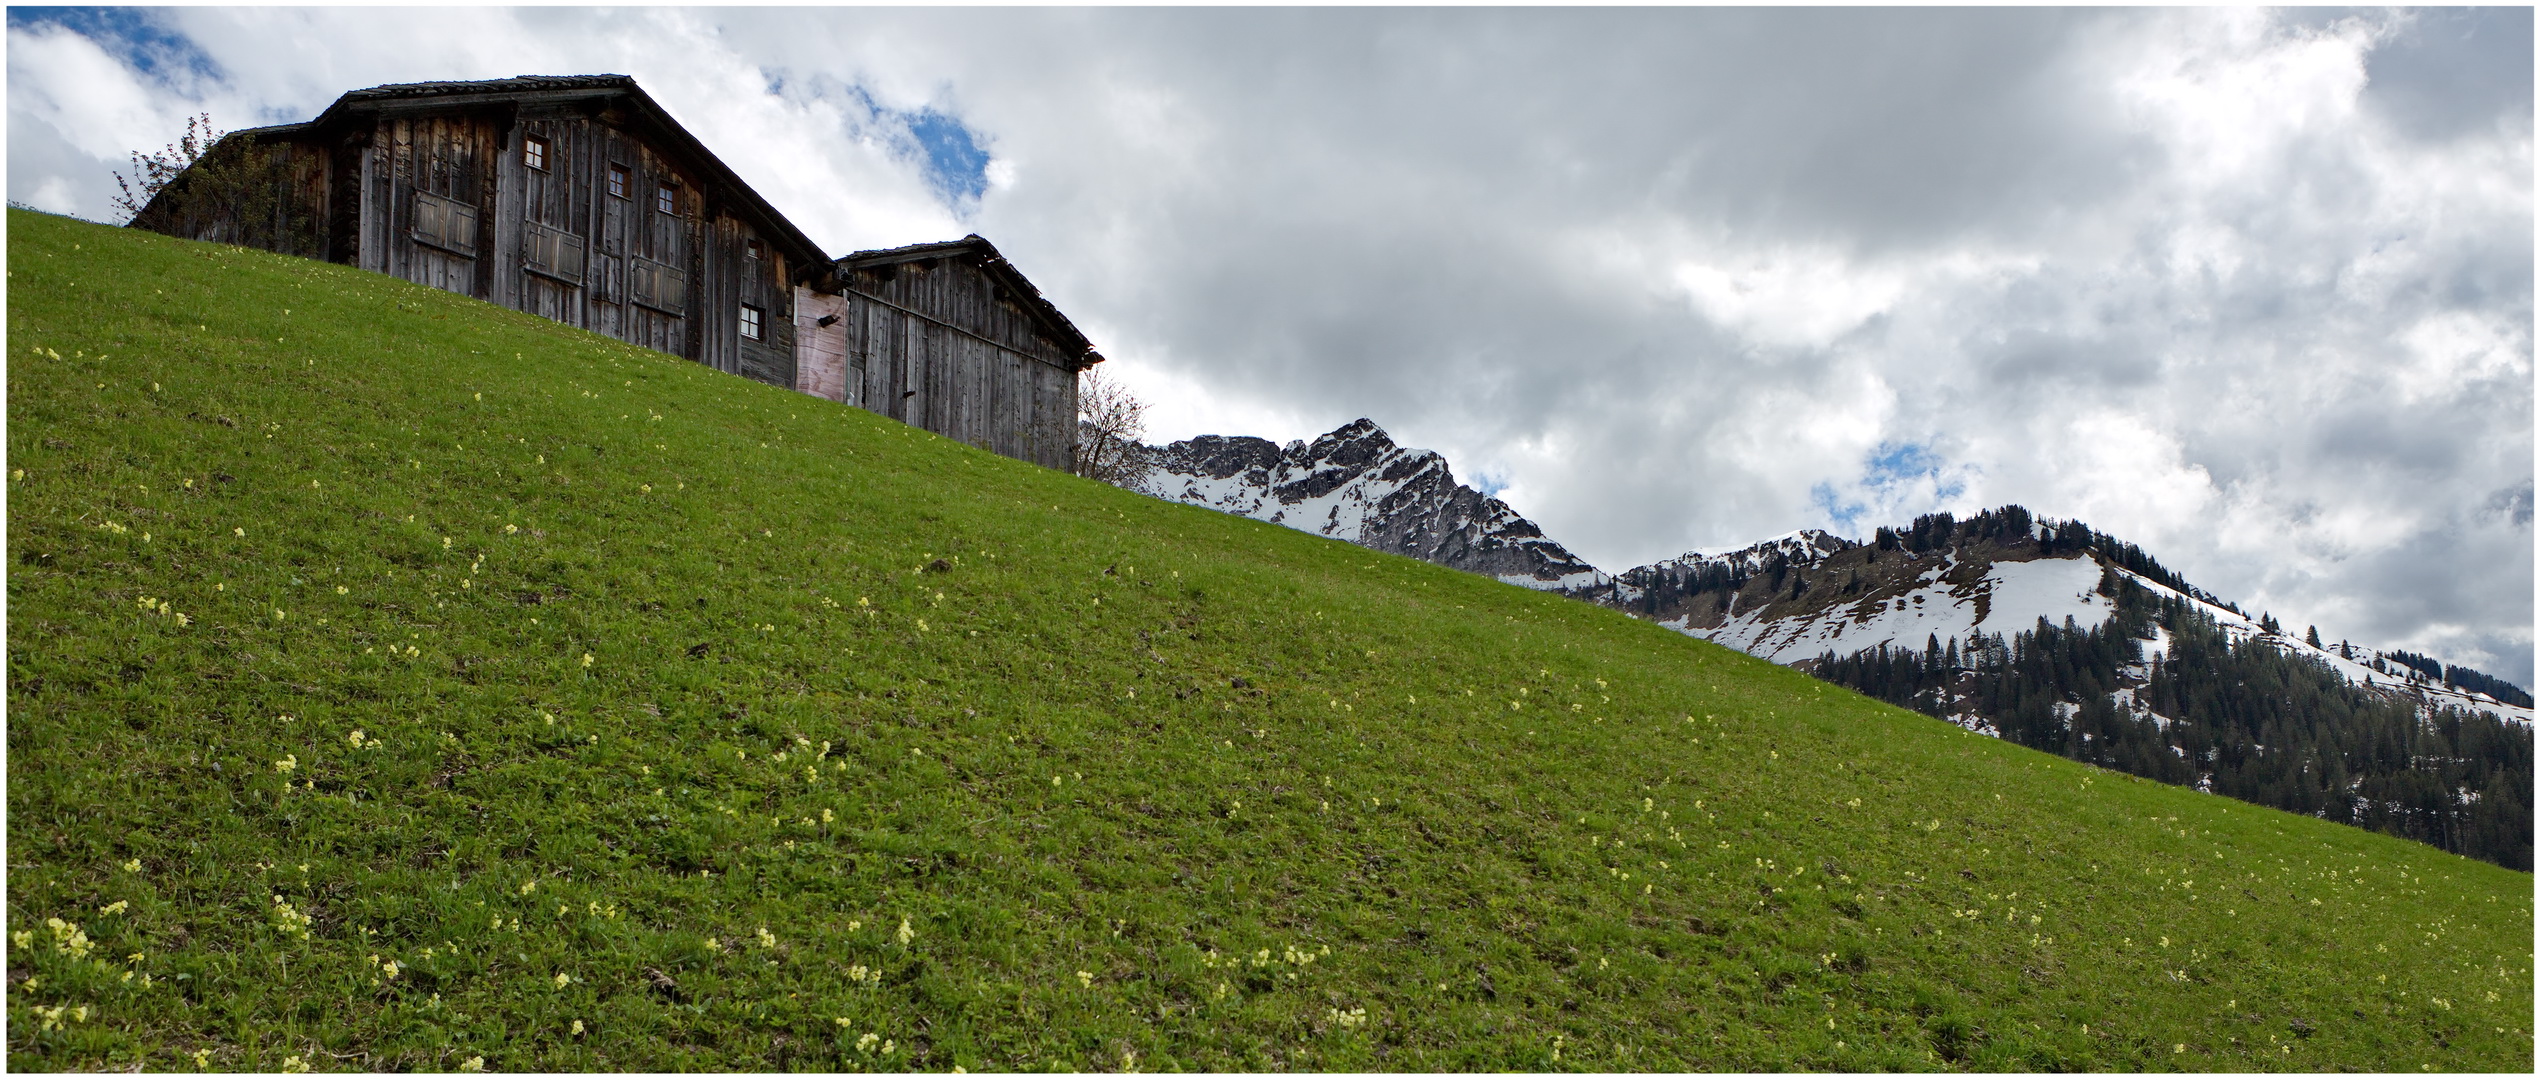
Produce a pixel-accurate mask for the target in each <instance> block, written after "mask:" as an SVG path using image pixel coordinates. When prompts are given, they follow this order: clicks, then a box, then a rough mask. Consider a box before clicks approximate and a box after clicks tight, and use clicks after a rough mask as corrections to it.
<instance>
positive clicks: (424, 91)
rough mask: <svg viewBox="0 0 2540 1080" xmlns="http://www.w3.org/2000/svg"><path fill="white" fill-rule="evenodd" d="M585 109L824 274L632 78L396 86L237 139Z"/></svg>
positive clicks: (522, 78) (521, 78) (812, 253)
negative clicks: (481, 113)
mask: <svg viewBox="0 0 2540 1080" xmlns="http://www.w3.org/2000/svg"><path fill="white" fill-rule="evenodd" d="M580 101H612V102H619V103H623V104H625V105H626V106H627V107H628V108H629V109H630V110H631V111H632V112H633V113H634V114H635V115H636V116H638V117H640V118H641V119H643V120H644V121H645V122H646V124H647V126H648V127H650V128H652V129H653V131H652V133H653V134H655V135H657V136H659V137H660V138H661V140H662V141H663V142H665V143H667V144H668V145H667V146H666V147H665V148H666V149H669V150H672V151H674V152H676V153H677V154H678V155H679V156H681V157H684V158H686V159H688V161H689V163H690V164H692V165H693V166H695V167H696V168H697V169H699V170H700V171H702V172H704V173H705V174H706V175H707V177H708V178H709V179H711V180H712V181H713V183H714V184H715V186H717V187H718V188H720V189H721V190H722V191H724V192H726V193H728V194H729V195H730V196H731V198H732V201H733V202H735V203H737V204H738V206H739V209H740V210H741V211H742V213H743V214H744V215H745V216H747V217H749V218H750V219H752V222H753V224H756V225H757V226H759V227H760V229H761V230H763V231H764V232H766V233H767V234H768V238H769V240H770V241H772V242H774V243H775V244H777V245H778V247H779V249H780V250H783V251H784V252H785V253H786V254H787V255H790V256H792V257H793V258H794V259H795V260H796V262H797V265H801V266H806V267H808V266H816V265H818V264H820V263H823V262H826V261H828V256H827V255H825V254H823V253H822V252H821V250H820V245H818V244H815V243H813V242H812V240H811V238H810V237H809V236H806V235H804V234H803V231H802V230H801V229H798V228H795V227H794V223H793V222H791V221H788V220H786V218H785V215H783V214H781V213H778V212H777V210H776V208H775V207H774V206H772V205H770V204H769V203H768V201H767V200H766V199H763V198H760V197H759V194H758V192H757V191H755V190H753V189H751V187H750V185H749V184H748V183H746V182H744V181H743V180H742V179H741V177H740V175H739V174H737V173H735V172H733V171H732V168H731V167H730V166H728V165H725V164H724V163H723V159H721V158H719V157H716V156H715V155H714V151H712V150H708V149H706V145H705V144H704V143H703V142H700V141H698V139H697V137H696V136H695V135H692V134H689V132H688V129H687V128H684V127H681V126H680V124H679V121H678V120H676V119H673V118H672V117H671V115H670V112H669V110H667V109H664V108H662V107H661V103H659V102H657V101H654V100H653V98H652V95H650V94H647V93H645V92H644V89H643V88H642V87H640V86H637V85H635V80H634V78H633V77H632V76H627V75H518V76H514V77H512V78H508V79H479V80H474V81H466V82H420V83H393V84H390V85H386V86H374V87H370V88H369V89H366V90H354V91H351V92H348V93H346V94H345V95H344V96H342V97H339V98H336V99H335V103H334V104H332V105H329V106H327V107H326V111H324V112H321V113H319V114H318V115H317V117H316V118H315V119H312V120H309V121H308V122H306V123H299V124H280V125H276V126H273V127H263V128H249V129H246V130H243V131H239V132H236V133H234V134H235V135H238V136H247V137H251V138H257V139H273V138H291V137H294V136H300V135H313V134H318V133H321V132H324V131H326V130H329V129H332V128H334V127H336V126H338V125H341V124H344V123H347V122H350V121H353V120H355V119H356V118H368V117H371V116H375V115H377V114H379V113H382V112H402V111H405V110H407V109H414V110H415V111H418V112H426V111H434V110H438V109H443V108H452V107H467V106H498V107H499V106H505V105H511V106H517V105H522V104H531V103H537V104H562V103H570V102H580Z"/></svg>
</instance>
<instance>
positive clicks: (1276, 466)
mask: <svg viewBox="0 0 2540 1080" xmlns="http://www.w3.org/2000/svg"><path fill="white" fill-rule="evenodd" d="M1138 459H1139V463H1140V464H1141V465H1143V466H1144V468H1145V472H1144V475H1143V477H1142V478H1141V479H1140V480H1139V481H1138V483H1137V484H1136V485H1135V486H1136V487H1137V489H1138V490H1140V491H1143V492H1145V493H1147V494H1149V495H1153V496H1156V497H1157V498H1161V499H1169V500H1172V501H1174V502H1182V503H1189V504H1191V505H1194V506H1206V507H1209V508H1210V509H1214V510H1222V511H1225V512H1226V513H1230V514H1240V515H1242V516H1244V517H1249V518H1256V519H1259V520H1262V521H1270V522H1276V523H1278V524H1281V525H1286V526H1288V527H1290V528H1294V529H1300V530H1303V531H1305V532H1310V533H1314V534H1316V535H1319V536H1329V537H1331V538H1333V539H1336V540H1346V541H1349V542H1351V543H1354V544H1359V545H1362V546H1365V547H1371V548H1375V549H1377V550H1379V551H1390V552H1393V553H1395V554H1398V555H1408V556H1410V557H1412V558H1415V559H1422V560H1425V561H1428V562H1433V563H1437V564H1439V565H1441V566H1450V567H1454V568H1455V569H1458V570H1465V571H1470V572H1472V573H1477V574H1486V575H1489V576H1492V577H1496V578H1499V579H1500V580H1502V581H1507V582H1511V583H1513V584H1519V585H1525V586H1529V587H1532V588H1543V589H1570V588H1577V587H1588V586H1592V585H1596V584H1602V583H1603V582H1605V581H1607V580H1608V579H1607V578H1606V577H1605V575H1603V574H1601V573H1599V572H1597V570H1596V568H1595V567H1593V566H1589V565H1588V564H1587V562H1586V561H1585V560H1582V559H1580V558H1579V557H1578V556H1576V555H1573V554H1571V553H1570V551H1569V549H1567V548H1564V547H1562V546H1561V545H1560V544H1558V543H1555V542H1553V541H1552V540H1550V539H1547V538H1545V537H1544V535H1543V530H1542V529H1540V528H1537V527H1536V526H1535V523H1534V522H1531V521H1528V520H1526V518H1525V517H1524V516H1522V515H1520V514H1518V513H1517V512H1516V511H1515V510H1512V509H1510V508H1509V506H1508V504H1507V503H1504V502H1501V501H1499V500H1498V499H1495V498H1492V497H1490V496H1488V495H1484V494H1482V493H1481V492H1478V491H1475V490H1473V489H1472V488H1470V487H1467V486H1465V485H1463V484H1460V483H1457V482H1456V479H1455V473H1454V470H1453V469H1451V468H1449V467H1448V466H1447V462H1446V459H1445V458H1444V457H1441V456H1439V455H1438V454H1436V453H1433V452H1431V451H1427V450H1417V449H1411V448H1407V447H1403V446H1400V445H1398V444H1396V443H1395V442H1394V440H1393V437H1392V436H1391V435H1388V434H1386V433H1385V429H1384V428H1382V427H1380V426H1378V425H1377V424H1376V422H1375V421H1374V420H1370V419H1367V418H1365V417H1361V418H1359V419H1357V420H1353V421H1351V422H1349V423H1346V424H1343V425H1341V426H1340V427H1337V428H1334V429H1332V430H1331V431H1328V432H1325V433H1323V434H1322V435H1319V436H1316V437H1315V438H1314V439H1313V440H1312V441H1311V442H1308V441H1305V440H1297V441H1294V442H1290V443H1288V444H1287V445H1286V446H1284V447H1282V446H1279V445H1277V444H1275V443H1272V442H1271V441H1269V440H1268V439H1256V438H1249V437H1243V436H1224V435H1202V436H1199V437H1197V438H1192V439H1184V440H1182V441H1180V442H1176V443H1171V444H1169V445H1165V446H1145V447H1141V448H1140V451H1139V454H1138Z"/></svg>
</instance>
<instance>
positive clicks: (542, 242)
mask: <svg viewBox="0 0 2540 1080" xmlns="http://www.w3.org/2000/svg"><path fill="white" fill-rule="evenodd" d="M524 232H525V235H524V236H523V238H522V243H521V253H522V257H523V258H524V259H525V260H526V261H527V262H528V264H529V268H530V269H532V270H535V271H537V272H539V273H541V274H545V275H547V276H548V277H553V278H562V279H564V280H566V281H570V282H574V283H575V284H580V283H581V281H582V262H583V254H584V252H583V242H582V238H581V237H579V236H575V235H573V234H572V233H568V232H565V231H564V230H562V229H558V228H554V227H552V226H548V225H541V224H538V223H537V222H534V221H533V222H529V223H528V227H527V228H526V229H525V230H524Z"/></svg>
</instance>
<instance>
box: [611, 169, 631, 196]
mask: <svg viewBox="0 0 2540 1080" xmlns="http://www.w3.org/2000/svg"><path fill="white" fill-rule="evenodd" d="M609 194H610V195H611V196H612V197H615V198H620V199H625V198H632V196H630V195H628V194H627V193H626V166H624V165H610V166H609Z"/></svg>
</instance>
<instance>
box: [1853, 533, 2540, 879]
mask: <svg viewBox="0 0 2540 1080" xmlns="http://www.w3.org/2000/svg"><path fill="white" fill-rule="evenodd" d="M1899 539H1900V540H1904V541H1906V542H1910V538H1909V537H1908V536H1900V538H1899ZM2128 569H2134V568H2133V567H2128ZM2137 572H2138V573H2140V572H2141V571H2139V570H2138V571H2137ZM2146 576H2150V575H2146ZM2100 591H2101V593H2102V594H2103V595H2106V596H2108V597H2110V598H2111V599H2113V600H2115V601H2116V604H2115V607H2116V615H2115V617H2114V618H2112V619H2110V620H2109V621H2108V622H2106V623H2103V624H2101V625H2098V626H2090V627H2081V626H2075V625H2074V624H2073V623H2072V621H2071V620H2069V619H2067V620H2066V621H2065V623H2064V624H2063V625H2061V626H2056V625H2052V624H2049V623H2048V622H2046V621H2045V620H2043V619H2040V620H2038V623H2037V625H2036V626H2035V627H2034V628H2032V629H2029V630H2025V631H2021V632H2019V633H2016V634H2012V635H2008V636H2005V635H1999V634H1995V635H1982V634H1979V635H1976V636H1974V637H1972V638H1970V639H1969V640H1968V641H1967V642H1965V643H1963V644H1962V643H1960V642H1956V641H1951V642H1941V641H1938V640H1936V639H1934V640H1930V641H1928V642H1927V643H1926V646H1925V647H1924V648H1923V649H1921V650H1915V649H1911V648H1907V649H1891V648H1886V647H1881V648H1879V649H1873V650H1869V651H1867V652H1862V653H1856V654H1854V655H1852V656H1845V657H1838V656H1835V655H1834V654H1832V653H1830V652H1829V653H1827V654H1825V655H1823V656H1821V657H1819V658H1818V659H1817V660H1816V661H1815V662H1814V663H1813V664H1812V665H1811V670H1812V671H1813V672H1814V673H1815V674H1816V675H1817V676H1818V677H1819V678H1823V679H1826V680H1828V681H1831V682H1835V683H1839V684H1842V685H1844V686H1848V687H1851V688H1852V689H1855V690H1858V691H1860V692H1862V693H1864V694H1867V695H1869V696H1872V697H1876V698H1879V699H1881V700H1884V701H1888V702H1891V703H1893V704H1897V705H1901V706H1904V707H1906V708H1910V709H1915V710H1917V711H1920V712H1923V713H1926V714H1929V715H1932V716H1938V717H1950V716H1974V717H1981V718H1983V719H1984V720H1985V721H1987V722H1989V723H1991V724H1992V725H1993V726H1994V727H1995V728H1996V729H1997V730H1998V731H1999V732H2000V734H2001V736H2002V737H2003V738H2005V739H2009V740H2011V741H2013V742H2016V743H2019V744H2021V745H2023V746H2028V747H2033V748H2035V749H2039V750H2045V751H2048V752H2051V753H2056V754H2060V755H2062V756H2065V757H2068V758H2072V759H2074V760H2076V761H2085V762H2089V763H2091V764H2094V765H2099V766H2101V767H2104V768H2109V769H2115V770H2118V771H2121V772H2126V773H2131V774H2133V775H2136V776H2142V777H2146V778H2149V779H2154V780H2160V781H2163V782H2167V783H2173V784H2183V785H2194V786H2196V787H2198V788H2200V789H2202V790H2207V791H2211V792H2213V793H2214V794H2217V795H2227V796H2230V797H2233V798H2237V799H2240V800H2243V801H2246V802H2251V803H2256V804H2258V805H2261V806H2271V807H2275V808H2277V809H2282V810H2290V811H2293V812H2295V813H2303V814H2310V815H2312V816H2315V817H2320V818H2325V819H2327V820H2330V821H2338V822H2344V823H2346V824H2350V825H2356V826H2360V827H2362V828H2367V829H2372V830H2375V831H2377V832H2383V833H2388V834H2390V835H2393V836H2403V837H2407V838H2409V839H2412V840H2419V841H2423V842H2425V843H2428V844H2433V845H2435V846H2437V847H2440V848H2442V849H2444V850H2446V851H2451V852H2456V853H2458V854H2462V855H2467V856H2470V857H2472V858H2477V859H2483V860H2486V861H2488V862H2493V863H2497V864H2499V865H2502V866H2507V867H2511V868H2514V869H2518V870H2529V869H2531V867H2532V781H2533V773H2532V733H2531V731H2530V729H2528V728H2525V727H2523V726H2522V725H2520V724H2516V723H2513V722H2511V721H2506V720H2501V719H2498V718H2496V717H2494V716H2492V715H2490V714H2487V713H2484V712H2475V711H2470V710H2464V709H2455V708H2442V709H2431V710H2428V709H2423V708H2421V707H2420V706H2418V705H2416V704H2414V703H2412V702H2409V701H2406V700H2394V699H2391V698H2388V697H2384V696H2382V695H2380V694H2376V693H2371V692H2368V691H2366V690H2365V689H2363V688H2361V687H2357V686H2355V685H2353V684H2351V683H2348V682H2346V681H2345V680H2344V679H2343V678H2340V677H2339V676H2338V675H2337V674H2335V673H2334V672H2332V671H2329V670H2328V669H2327V668H2326V667H2325V666H2324V665H2322V664H2321V663H2319V662H2318V661H2316V660H2314V659H2311V658H2305V657H2301V656H2295V655H2288V654H2286V653H2285V652H2283V651H2280V650H2278V649H2276V648H2274V647H2272V646H2270V645H2268V644H2267V643H2265V642H2263V641H2260V640H2257V639H2255V638H2251V639H2246V640H2240V641H2234V640H2233V639H2232V637H2231V635H2230V634H2228V633H2226V632H2225V631H2224V630H2223V629H2222V627H2221V626H2220V625H2218V624H2217V623H2215V622H2214V620H2213V619H2212V618H2211V617H2209V616H2207V615H2205V614H2204V613H2203V612H2201V611H2199V610H2197V609H2196V607H2195V605H2193V604H2191V603H2189V602H2188V601H2186V600H2184V599H2181V598H2178V597H2161V596H2157V595H2155V594H2154V593H2152V592H2151V591H2150V590H2147V589H2144V588H2143V587H2141V586H2139V585H2137V584H2135V583H2134V582H2133V581H2131V580H2128V579H2126V578H2125V577H2123V576H2122V575H2118V574H2115V573H2108V574H2105V575H2103V577H2102V580H2101V585H2100ZM2156 627H2157V628H2158V629H2160V630H2161V631H2164V632H2166V635H2167V637H2168V640H2169V648H2168V650H2167V651H2166V652H2164V653H2161V654H2158V655H2153V656H2150V657H2148V658H2145V657H2142V656H2140V655H2138V653H2139V650H2138V646H2137V642H2138V641H2140V640H2141V639H2143V638H2145V637H2148V636H2150V635H2151V634H2152V632H2153V630H2154V628H2156ZM2438 670H2440V669H2438ZM2506 685H2508V686H2510V684H2506ZM2500 696H2501V695H2500Z"/></svg>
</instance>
